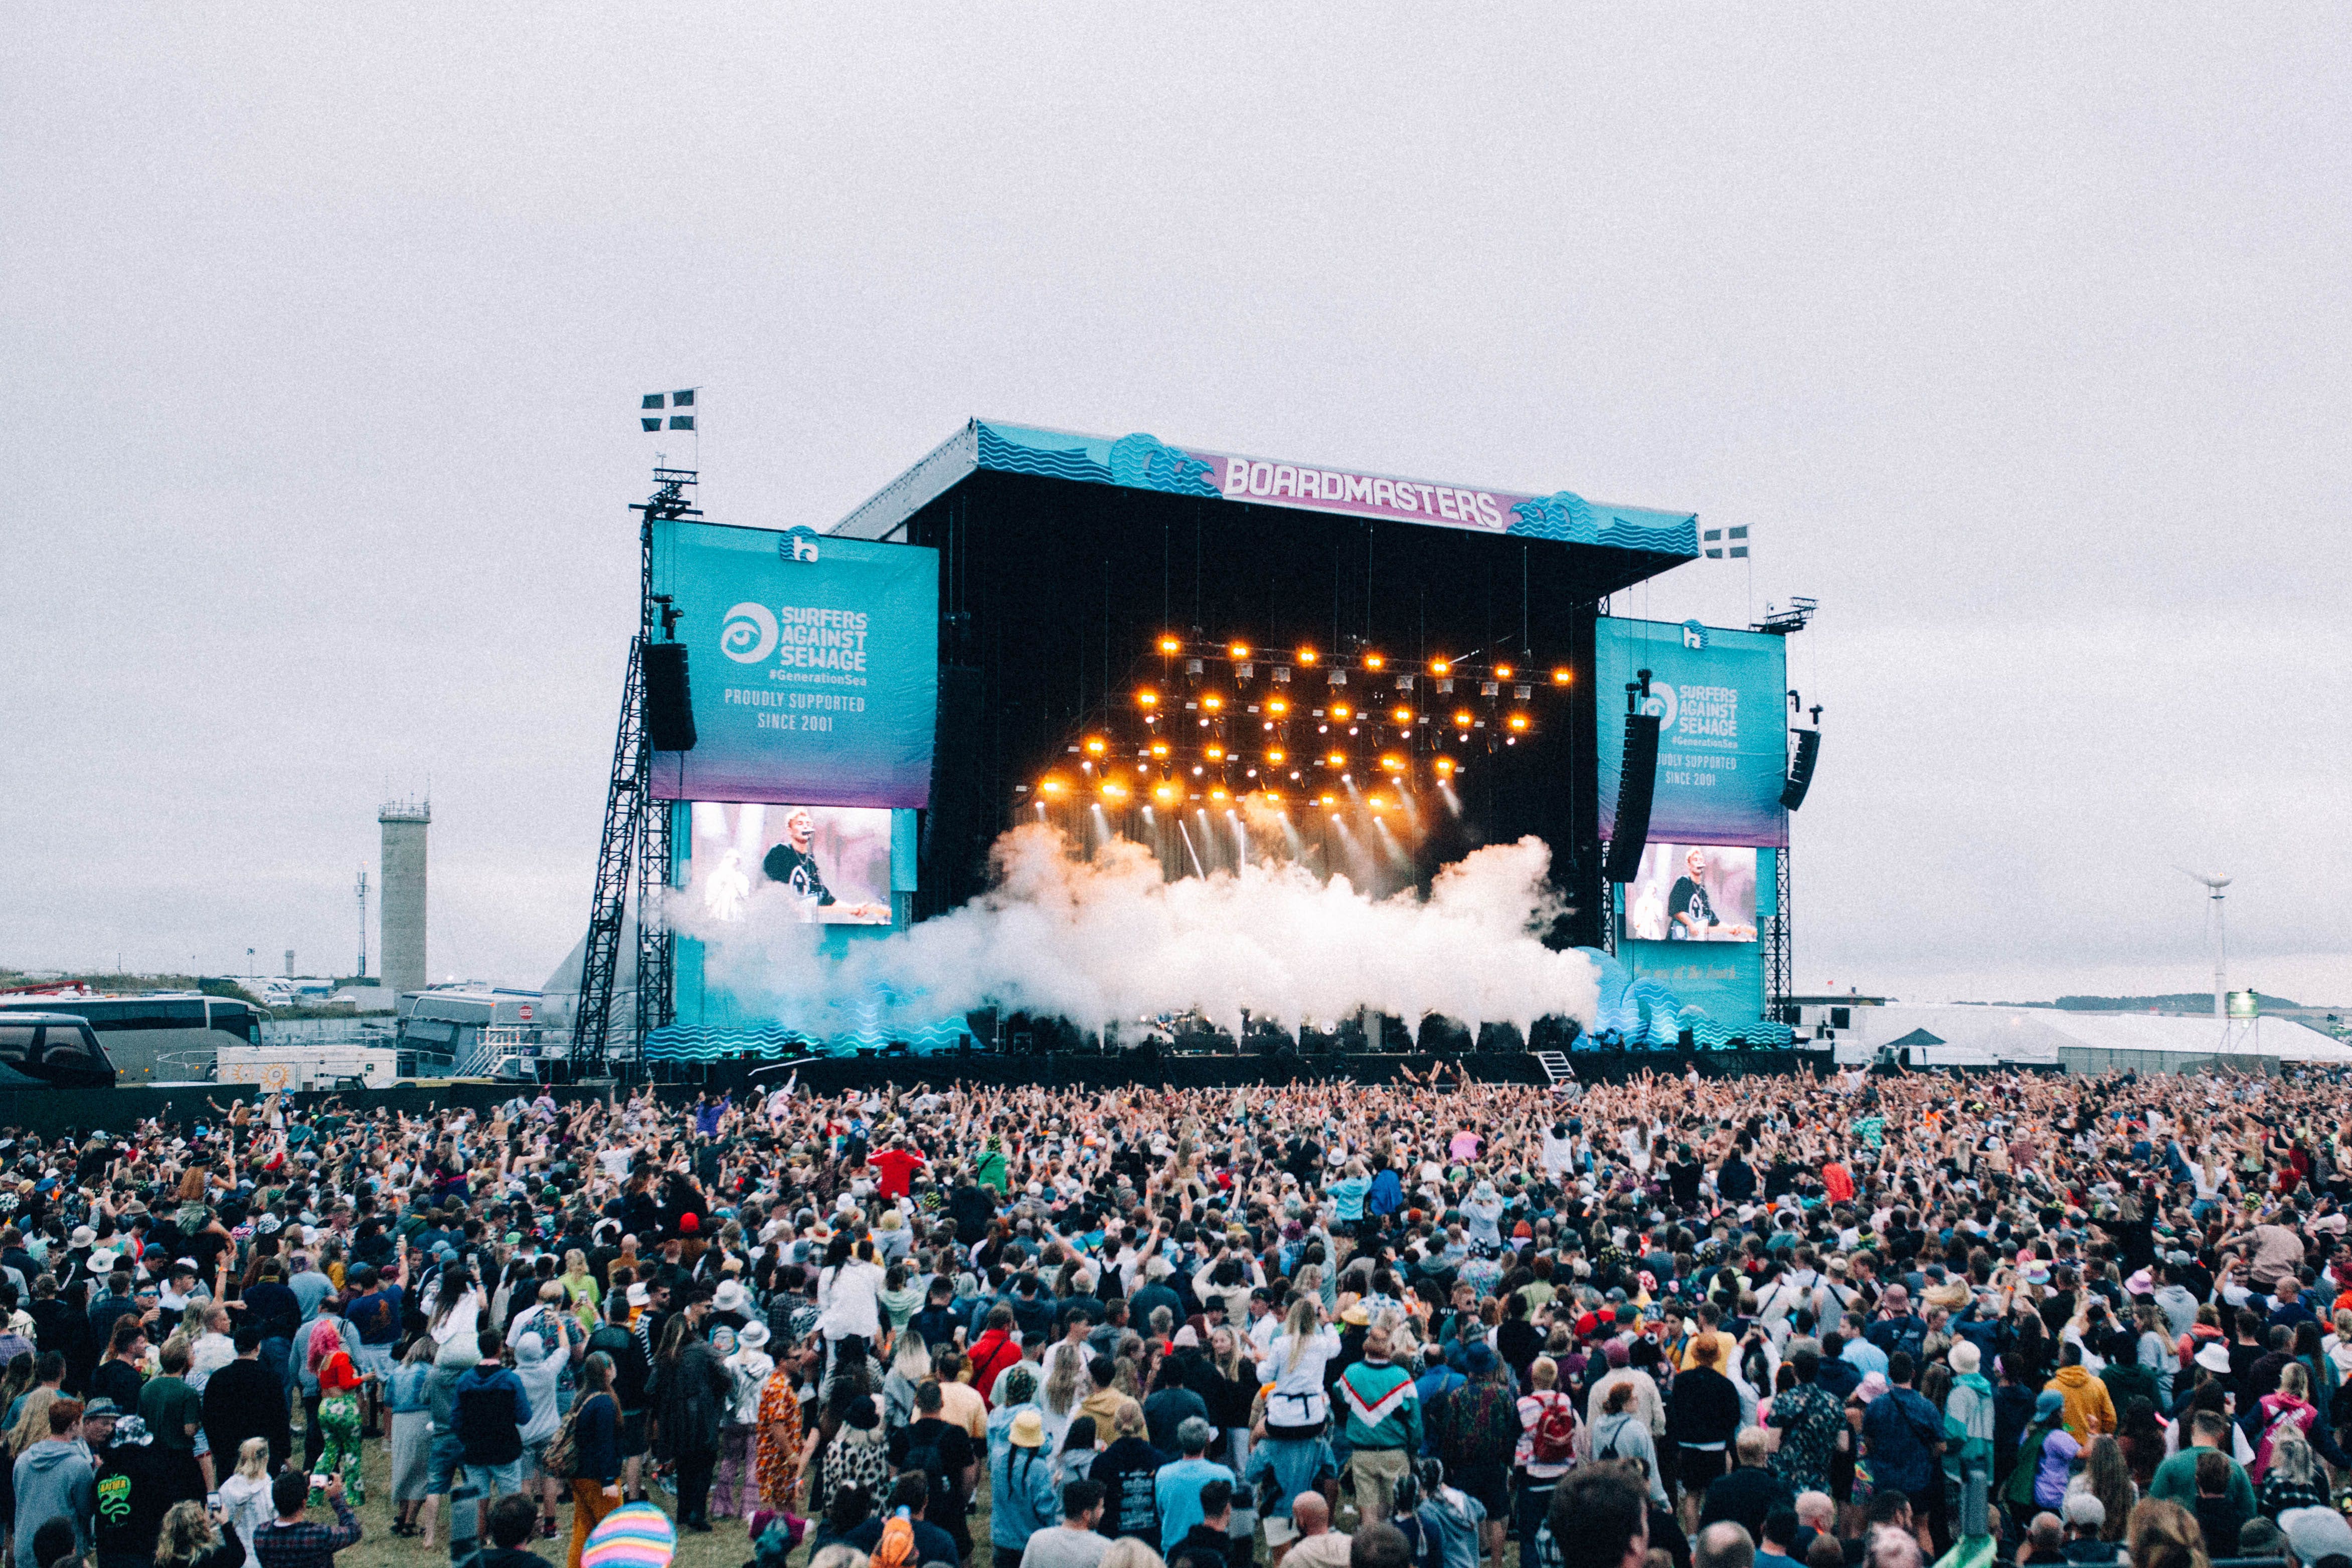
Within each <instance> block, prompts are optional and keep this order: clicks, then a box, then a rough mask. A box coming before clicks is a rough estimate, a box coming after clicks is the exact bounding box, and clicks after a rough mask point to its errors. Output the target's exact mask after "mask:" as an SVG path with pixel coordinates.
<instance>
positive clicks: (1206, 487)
mask: <svg viewBox="0 0 2352 1568" xmlns="http://www.w3.org/2000/svg"><path fill="white" fill-rule="evenodd" d="M1066 439H1071V440H1076V442H1077V444H1076V445H1062V444H1056V441H1055V438H1053V437H1051V436H1047V435H1045V434H1043V433H1035V434H1034V439H1029V440H1024V439H1023V438H1022V436H1021V435H1020V434H1015V433H1013V432H1012V431H1010V430H1007V429H1005V428H1003V427H1002V426H999V425H993V424H982V426H981V427H980V465H981V466H982V467H983V468H991V469H994V470H996V471H998V472H1000V473H1006V474H1034V475H1036V476H1039V477H1042V478H1047V479H1069V480H1074V481H1076V482H1077V483H1079V484H1082V485H1117V486H1122V487H1124V488H1126V489H1129V490H1161V491H1165V492H1166V493H1168V494H1169V495H1171V496H1208V497H1218V496H1221V495H1223V492H1222V491H1220V490H1219V489H1218V488H1217V486H1216V484H1215V482H1214V481H1213V479H1212V478H1211V477H1210V476H1211V474H1212V473H1213V469H1212V468H1211V467H1210V465H1208V464H1207V463H1204V462H1202V460H1201V459H1200V458H1198V457H1195V456H1193V455H1191V454H1190V453H1188V452H1184V451H1182V450H1181V449H1180V448H1177V447H1173V446H1171V445H1169V444H1167V443H1166V442H1164V441H1162V440H1160V438H1159V437H1158V436H1155V435H1147V434H1144V433H1143V432H1141V431H1138V432H1136V433H1135V434H1131V435H1122V436H1120V437H1119V438H1118V440H1117V441H1112V442H1107V443H1106V442H1100V441H1088V440H1086V439H1085V438H1083V437H1071V438H1066Z"/></svg>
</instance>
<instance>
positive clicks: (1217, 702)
mask: <svg viewBox="0 0 2352 1568" xmlns="http://www.w3.org/2000/svg"><path fill="white" fill-rule="evenodd" d="M1201 706H1202V707H1204V708H1207V709H1208V710H1209V711H1210V712H1211V713H1214V712H1216V711H1217V710H1218V709H1219V708H1221V707H1223V706H1225V699H1224V698H1223V697H1221V696H1219V695H1216V694H1215V693H1214V692H1212V693H1210V694H1209V695H1207V696H1204V697H1202V699H1201Z"/></svg>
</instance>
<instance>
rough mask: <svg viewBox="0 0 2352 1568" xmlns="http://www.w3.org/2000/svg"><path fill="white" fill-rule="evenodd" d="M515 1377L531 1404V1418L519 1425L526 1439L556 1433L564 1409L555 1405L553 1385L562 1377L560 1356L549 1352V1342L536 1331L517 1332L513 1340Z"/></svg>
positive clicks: (538, 1440) (542, 1439) (535, 1440)
mask: <svg viewBox="0 0 2352 1568" xmlns="http://www.w3.org/2000/svg"><path fill="white" fill-rule="evenodd" d="M514 1353H515V1364H514V1373H515V1377H516V1379H517V1380H518V1381H519V1382H520V1384H521V1385H522V1392H523V1398H524V1399H525V1400H526V1401H527V1402H528V1403H529V1404H530V1421H529V1422H528V1423H526V1424H525V1425H524V1427H523V1428H522V1440H523V1441H524V1442H525V1443H544V1442H546V1441H547V1440H548V1439H549V1438H550V1437H554V1436H555V1429H556V1428H557V1427H560V1426H562V1424H563V1412H562V1410H561V1409H560V1408H558V1406H560V1405H561V1403H562V1401H560V1400H559V1399H557V1397H556V1394H555V1386H556V1385H557V1384H558V1383H560V1382H562V1379H563V1360H562V1357H560V1356H555V1355H551V1354H548V1346H547V1343H546V1342H545V1341H543V1340H541V1337H540V1335H539V1333H537V1332H532V1333H522V1334H518V1335H517V1336H516V1337H515V1342H514Z"/></svg>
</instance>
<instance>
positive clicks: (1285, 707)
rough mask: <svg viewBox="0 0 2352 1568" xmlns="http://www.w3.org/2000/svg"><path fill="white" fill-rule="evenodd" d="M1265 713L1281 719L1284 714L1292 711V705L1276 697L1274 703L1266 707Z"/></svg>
mask: <svg viewBox="0 0 2352 1568" xmlns="http://www.w3.org/2000/svg"><path fill="white" fill-rule="evenodd" d="M1265 711H1266V712H1268V713H1270V714H1272V715H1274V716H1276V718H1279V717H1281V716H1283V715H1284V714H1286V713H1288V712H1289V711H1290V705H1289V704H1288V703H1286V702H1284V701H1283V700H1282V699H1281V698H1280V697H1276V698H1275V699H1274V700H1273V701H1272V702H1270V703H1268V704H1266V705H1265Z"/></svg>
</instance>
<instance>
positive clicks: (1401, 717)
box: [1389, 707, 1412, 724]
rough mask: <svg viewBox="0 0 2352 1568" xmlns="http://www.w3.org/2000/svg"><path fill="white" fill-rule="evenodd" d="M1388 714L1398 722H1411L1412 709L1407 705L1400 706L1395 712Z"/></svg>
mask: <svg viewBox="0 0 2352 1568" xmlns="http://www.w3.org/2000/svg"><path fill="white" fill-rule="evenodd" d="M1389 716H1390V717H1391V718H1392V719H1394V720H1396V721H1397V723H1399V724H1411V723H1412V709H1411V708H1409V707H1401V708H1399V709H1397V710H1396V712H1394V713H1392V714H1391V715H1389Z"/></svg>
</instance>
